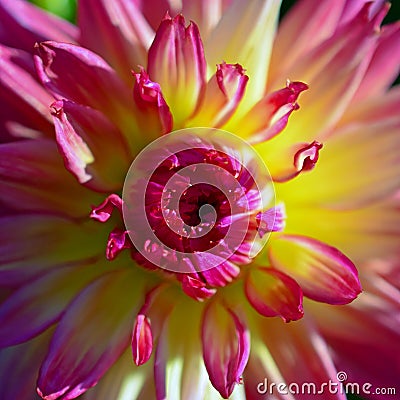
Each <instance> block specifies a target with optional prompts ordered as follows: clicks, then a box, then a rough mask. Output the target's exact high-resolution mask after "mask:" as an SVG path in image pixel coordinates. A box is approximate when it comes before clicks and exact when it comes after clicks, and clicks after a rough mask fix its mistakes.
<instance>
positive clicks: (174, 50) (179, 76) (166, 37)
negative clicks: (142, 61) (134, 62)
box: [147, 15, 206, 126]
mask: <svg viewBox="0 0 400 400" xmlns="http://www.w3.org/2000/svg"><path fill="white" fill-rule="evenodd" d="M147 70H148V73H149V76H150V79H151V80H152V81H155V82H157V83H158V84H159V85H160V87H161V90H162V93H163V95H164V97H165V100H166V102H167V104H168V105H169V106H170V108H171V110H172V114H173V116H174V121H175V124H176V125H177V126H180V124H182V122H183V121H184V120H185V119H187V118H188V117H189V116H191V115H192V114H193V112H194V111H195V109H196V107H197V104H198V101H199V99H200V98H201V96H202V94H203V91H204V87H205V83H206V62H205V58H204V51H203V44H202V42H201V38H200V33H199V30H198V28H197V25H196V24H195V23H194V22H190V24H189V26H188V27H185V19H184V17H183V16H182V15H178V16H176V17H175V18H173V19H171V18H170V17H169V16H168V15H167V16H166V17H165V18H164V20H163V21H162V22H161V25H160V27H159V28H158V30H157V32H156V37H155V38H154V42H153V44H152V45H151V47H150V49H149V57H148V67H147Z"/></svg>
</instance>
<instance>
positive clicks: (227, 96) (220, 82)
mask: <svg viewBox="0 0 400 400" xmlns="http://www.w3.org/2000/svg"><path fill="white" fill-rule="evenodd" d="M248 80H249V77H248V76H247V75H245V70H244V69H243V68H242V66H241V65H240V64H226V63H222V64H218V65H217V72H216V73H215V74H214V75H213V76H212V77H211V79H210V80H209V81H208V83H207V86H206V88H205V94H204V98H203V101H202V104H201V106H200V108H199V109H198V110H197V111H196V115H195V116H194V117H193V119H192V120H190V125H191V126H212V127H215V128H219V127H221V126H223V125H224V124H225V123H227V121H228V120H229V119H230V117H231V116H232V115H233V114H234V112H235V111H236V109H237V108H238V106H239V104H240V101H241V100H242V98H243V96H244V93H245V90H246V85H247V82H248Z"/></svg>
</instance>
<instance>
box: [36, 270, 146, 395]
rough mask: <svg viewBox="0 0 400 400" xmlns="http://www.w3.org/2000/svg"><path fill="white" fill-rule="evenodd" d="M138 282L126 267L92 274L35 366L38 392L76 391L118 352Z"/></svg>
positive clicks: (93, 380) (94, 378) (123, 344)
mask: <svg viewBox="0 0 400 400" xmlns="http://www.w3.org/2000/svg"><path fill="white" fill-rule="evenodd" d="M140 285H141V284H140V281H139V282H138V277H136V276H135V273H134V272H133V271H132V270H131V269H124V270H120V271H118V272H116V271H114V272H112V273H110V274H108V275H105V276H103V277H101V278H100V279H97V280H96V281H95V282H94V283H92V284H91V285H89V286H88V287H87V288H86V289H85V290H84V291H82V292H81V294H80V295H79V296H78V297H77V298H76V299H75V300H74V301H73V303H72V304H71V305H70V306H69V308H68V310H67V311H66V313H65V314H64V316H63V318H62V319H61V321H60V322H59V324H58V326H57V329H56V331H55V333H54V336H53V339H52V341H51V344H50V350H49V353H48V355H47V357H46V359H45V360H44V362H43V364H42V366H41V369H40V373H39V379H38V393H39V394H40V395H41V396H42V397H43V398H45V399H48V400H52V399H57V398H59V397H62V399H64V400H70V399H74V398H76V397H78V396H79V395H80V394H82V393H84V392H85V391H86V390H87V389H89V388H90V387H92V386H94V385H95V384H96V383H97V382H98V380H99V379H100V378H101V377H102V376H103V375H104V373H105V372H106V371H107V370H108V369H109V368H110V367H111V366H112V365H113V363H114V362H115V361H116V360H117V359H118V358H119V357H120V356H121V354H122V353H123V352H124V350H125V349H126V347H127V346H128V344H129V338H130V331H131V327H132V323H133V315H134V314H133V313H134V309H135V307H136V304H137V301H138V297H139V296H140V292H141V290H140V289H139V290H138V288H140ZM121 293H124V296H122V297H121ZM65 349H69V351H68V352H66V351H65Z"/></svg>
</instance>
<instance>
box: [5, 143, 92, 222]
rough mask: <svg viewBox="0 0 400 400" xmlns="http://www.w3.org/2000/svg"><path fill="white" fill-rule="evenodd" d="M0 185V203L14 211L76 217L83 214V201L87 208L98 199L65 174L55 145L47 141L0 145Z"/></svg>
mask: <svg viewBox="0 0 400 400" xmlns="http://www.w3.org/2000/svg"><path fill="white" fill-rule="evenodd" d="M0 182H1V186H2V188H1V191H2V193H1V194H2V196H1V201H2V202H3V203H5V204H7V205H9V206H10V207H12V208H14V209H17V210H29V211H33V210H34V211H45V212H56V213H62V214H64V215H73V216H75V217H77V216H80V215H85V214H87V206H86V205H85V201H86V202H87V201H88V202H89V204H90V202H95V201H96V199H97V198H98V197H97V195H95V194H94V193H91V192H89V191H88V190H86V189H85V188H83V187H82V186H81V185H79V184H78V183H77V182H76V181H75V179H74V178H73V177H72V176H71V175H70V174H69V173H68V172H67V171H66V170H65V168H64V165H63V163H62V159H61V157H60V155H59V154H58V151H57V147H56V145H55V143H54V142H53V141H52V140H47V139H38V140H24V141H18V142H14V143H6V144H3V145H1V146H0ZM32 182H34V184H32ZM71 196H73V197H74V198H80V199H81V201H74V200H72V197H71ZM84 200H85V201H84Z"/></svg>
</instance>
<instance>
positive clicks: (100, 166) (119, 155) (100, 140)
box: [51, 100, 130, 192]
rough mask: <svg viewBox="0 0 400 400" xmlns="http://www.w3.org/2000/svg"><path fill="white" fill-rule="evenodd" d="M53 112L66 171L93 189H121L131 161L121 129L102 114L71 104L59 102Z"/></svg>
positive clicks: (53, 107)
mask: <svg viewBox="0 0 400 400" xmlns="http://www.w3.org/2000/svg"><path fill="white" fill-rule="evenodd" d="M51 110H52V114H53V121H54V125H55V129H56V140H57V145H58V148H59V151H60V153H61V154H62V156H63V159H64V164H65V167H66V169H67V170H68V171H70V172H71V173H72V174H73V175H75V177H76V178H77V179H78V181H79V183H86V184H87V186H89V187H90V188H91V189H94V190H98V191H108V192H110V191H114V190H117V189H120V188H121V187H122V185H123V181H124V176H125V175H124V171H126V170H127V169H128V167H129V159H130V158H129V155H128V153H127V151H126V147H127V146H126V143H125V140H124V138H123V137H122V135H121V133H120V132H119V131H118V129H117V128H116V127H115V126H114V125H113V124H112V123H111V122H110V121H109V120H108V119H107V118H106V117H105V116H104V115H103V114H102V113H100V112H98V111H96V110H93V109H92V108H89V107H84V106H81V105H79V104H75V103H73V102H71V101H67V100H60V101H56V102H55V103H53V104H52V106H51Z"/></svg>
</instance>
